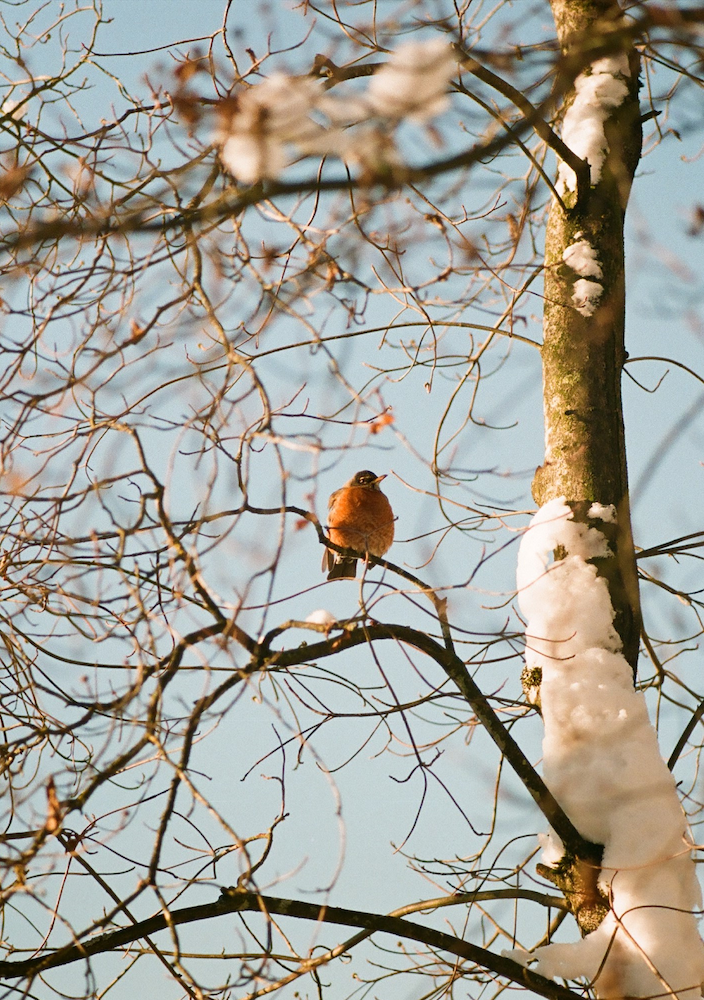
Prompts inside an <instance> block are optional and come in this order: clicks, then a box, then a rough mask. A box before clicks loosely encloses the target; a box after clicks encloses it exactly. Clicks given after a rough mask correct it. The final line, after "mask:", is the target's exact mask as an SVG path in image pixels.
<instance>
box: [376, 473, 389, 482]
mask: <svg viewBox="0 0 704 1000" xmlns="http://www.w3.org/2000/svg"><path fill="white" fill-rule="evenodd" d="M386 475H387V474H386V473H384V475H383V476H377V477H376V479H375V480H374V482H375V483H380V482H381V480H382V479H386Z"/></svg>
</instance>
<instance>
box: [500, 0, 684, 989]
mask: <svg viewBox="0 0 704 1000" xmlns="http://www.w3.org/2000/svg"><path fill="white" fill-rule="evenodd" d="M551 6H552V9H553V15H554V18H555V23H556V26H557V31H558V37H559V41H560V45H561V48H562V53H563V67H564V72H565V73H568V74H571V77H570V80H569V82H570V87H569V89H568V92H567V95H566V101H565V114H564V119H563V124H562V138H563V140H564V141H565V142H566V144H567V145H568V146H569V147H570V148H571V149H572V150H573V151H574V152H575V153H576V154H577V155H578V156H580V157H581V158H582V159H585V160H587V162H588V163H589V167H590V187H589V190H588V191H582V190H578V185H577V179H576V177H575V175H574V173H573V171H572V170H571V169H570V168H568V167H567V166H566V165H565V164H561V165H560V167H559V171H558V182H557V191H558V194H559V196H560V197H559V199H558V198H556V199H555V200H554V202H553V205H552V208H551V212H550V219H549V223H548V229H547V234H546V252H545V315H544V348H543V380H544V409H545V435H546V442H545V462H544V464H543V465H542V466H541V468H540V469H538V471H537V473H536V477H535V480H534V483H533V493H534V496H535V499H536V502H537V503H538V504H539V505H540V507H541V509H540V511H539V512H538V514H537V515H536V518H535V519H534V521H533V523H532V525H531V527H530V528H529V530H528V531H527V533H526V536H525V538H524V541H523V545H522V548H521V555H520V558H519V571H518V585H519V599H520V603H521V607H522V609H523V612H524V614H525V615H526V618H527V629H526V637H527V656H526V672H525V676H526V677H527V678H529V679H530V681H531V683H534V681H535V678H536V676H539V675H540V672H541V671H542V684H541V702H542V710H543V716H544V720H545V740H544V748H543V749H544V769H545V778H546V781H547V783H548V785H549V786H550V788H551V791H552V792H553V793H554V794H555V796H556V798H557V799H558V801H559V802H560V804H561V805H562V806H563V807H564V809H565V811H566V812H567V814H568V816H569V817H570V819H572V821H573V822H574V823H575V825H576V826H577V828H578V829H579V831H580V833H582V835H583V836H585V837H586V838H588V839H591V840H593V841H594V842H597V843H600V844H603V845H604V858H603V867H602V869H601V872H600V873H596V872H594V873H593V893H592V895H593V897H594V898H595V899H596V900H597V903H598V904H599V905H591V906H589V907H587V909H588V910H589V913H588V915H587V916H585V917H584V919H582V918H581V915H580V912H579V906H578V905H576V904H574V903H573V904H572V908H573V911H574V912H575V915H576V916H577V918H578V920H579V921H580V926H581V928H582V931H583V933H585V934H586V936H585V937H584V939H583V940H582V941H581V942H577V943H575V944H553V945H549V946H548V947H546V948H541V949H538V951H537V952H536V953H535V954H534V955H533V956H532V957H531V956H529V955H527V953H514V954H513V956H512V957H514V958H517V959H519V960H522V961H525V962H526V963H530V962H535V963H536V964H535V968H536V971H539V972H541V973H543V974H544V975H548V976H562V977H565V978H574V977H579V976H585V977H587V978H588V979H590V980H591V981H593V982H594V983H595V989H596V991H597V993H598V994H599V996H601V997H612V996H646V995H657V994H661V995H662V994H665V995H667V994H671V993H676V994H678V995H679V996H680V997H684V996H687V997H694V996H695V995H697V996H698V995H699V992H700V985H699V984H700V982H701V980H702V979H703V978H704V948H703V947H702V943H701V939H700V937H699V933H698V930H697V925H696V919H695V917H694V915H693V912H692V911H693V910H695V909H696V908H698V907H699V906H700V897H699V888H698V883H697V880H696V876H695V871H694V864H693V862H692V860H691V857H690V842H689V840H688V839H687V831H686V823H685V818H684V814H683V812H682V809H681V807H680V804H679V801H678V798H677V794H676V790H675V785H674V782H673V780H672V777H671V775H670V773H669V771H668V770H667V768H666V766H665V764H664V762H663V761H662V759H661V757H660V754H659V750H658V746H657V739H656V734H655V731H654V730H653V728H652V726H651V725H650V722H649V720H648V715H647V711H646V707H645V701H644V699H643V697H642V695H640V694H638V693H636V692H635V690H634V689H633V684H632V678H633V676H634V673H635V665H636V660H637V656H638V646H639V634H640V607H639V599H638V582H637V574H636V565H635V556H634V550H633V542H632V536H631V524H630V511H629V504H628V478H627V469H626V452H625V442H624V428H623V417H622V407H621V387H620V380H621V369H622V366H623V362H624V360H625V356H626V355H625V349H624V312H625V289H624V261H623V219H624V213H625V209H626V204H627V201H628V194H629V191H630V186H631V182H632V179H633V175H634V172H635V168H636V165H637V163H638V158H639V156H640V143H641V129H640V112H639V107H638V57H637V53H636V52H635V51H634V50H633V49H632V47H631V46H630V43H629V42H628V40H627V37H626V36H625V35H624V34H623V33H622V31H621V29H622V27H623V24H624V21H623V18H622V11H621V9H620V7H619V5H618V3H617V2H616V0H551ZM562 853H563V851H562V846H561V845H560V844H559V842H558V841H557V840H556V838H554V837H553V838H552V839H551V841H550V845H549V847H548V850H547V851H546V856H545V858H544V860H545V862H546V863H547V864H549V865H553V866H554V865H557V862H558V861H560V859H561V855H562ZM578 864H579V863H578V862H574V863H572V862H571V861H570V860H569V859H562V861H561V867H560V868H559V869H558V870H557V871H555V873H554V877H553V876H549V877H551V878H552V880H553V881H555V882H556V884H558V885H560V886H561V887H563V888H565V889H567V888H568V887H571V886H573V885H574V884H575V882H576V881H578V877H577V875H575V872H576V869H577V866H578ZM583 869H584V865H583V863H582V864H581V869H580V872H579V873H578V876H579V878H582V876H583V875H584V871H583ZM597 878H598V885H597ZM582 880H583V879H582ZM588 881H589V879H588V878H587V882H588ZM569 898H570V897H569V895H568V899H569ZM599 901H601V902H599ZM595 914H597V915H596V917H595ZM604 915H605V916H604ZM602 916H604V919H603V920H602ZM599 921H601V922H600V924H599ZM597 924H599V926H598V927H597V929H594V928H595V926H596V925H597ZM587 932H589V933H587Z"/></svg>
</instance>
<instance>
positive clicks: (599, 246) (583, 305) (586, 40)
mask: <svg viewBox="0 0 704 1000" xmlns="http://www.w3.org/2000/svg"><path fill="white" fill-rule="evenodd" d="M551 6H552V11H553V16H554V18H555V24H556V27H557V33H558V39H559V42H560V46H561V49H562V53H563V64H564V66H565V67H566V69H567V71H569V70H570V68H572V67H575V68H576V69H580V70H581V74H580V75H578V76H577V78H576V80H575V81H574V82H573V85H572V86H571V87H570V90H569V92H568V95H567V98H566V102H565V108H566V111H565V120H564V123H563V139H564V141H565V142H566V143H567V145H568V146H571V148H574V149H575V152H577V153H578V155H579V156H582V157H584V158H586V159H588V160H589V163H590V171H591V183H590V185H589V188H588V190H586V191H582V190H580V191H579V197H578V196H577V185H576V182H575V181H574V175H572V183H570V178H569V174H570V173H571V172H568V171H566V168H565V167H564V166H562V167H561V180H560V181H559V182H558V190H560V189H561V191H562V203H560V201H559V200H558V199H557V198H555V199H554V201H553V204H552V207H551V210H550V218H549V222H548V228H547V234H546V248H545V312H544V333H543V340H544V347H543V388H544V397H543V398H544V408H545V463H544V465H542V466H541V467H540V468H539V469H538V470H537V473H536V476H535V479H534V481H533V496H534V498H535V500H536V502H537V503H538V504H540V505H543V504H544V503H546V502H547V501H549V500H551V499H554V498H555V497H560V496H564V497H565V499H566V500H567V502H568V503H569V505H570V506H571V507H572V509H573V510H574V512H575V514H574V516H575V518H577V519H578V520H588V511H589V507H590V506H591V504H592V502H595V501H596V502H598V503H600V504H613V505H614V507H615V508H616V511H617V522H616V523H615V524H614V525H613V533H612V537H611V538H609V541H610V543H611V548H612V551H613V553H614V554H613V558H610V559H606V560H601V561H600V562H601V563H602V564H601V565H599V566H598V570H599V573H600V574H602V575H603V576H604V577H605V578H606V579H607V581H608V584H609V590H610V593H611V600H612V603H613V606H614V609H615V612H616V618H615V627H616V629H617V631H618V633H619V635H620V636H621V638H622V641H623V650H624V655H625V656H626V658H627V660H628V662H629V663H630V664H631V666H632V667H633V670H634V675H635V667H636V661H637V657H638V646H639V636H640V605H639V599H638V580H637V575H636V565H635V555H634V550H633V540H632V534H631V521H630V509H629V502H628V475H627V469H626V452H625V442H624V428H623V414H622V405H621V384H620V383H621V369H622V367H623V363H624V360H625V357H626V354H625V349H624V310H625V289H624V255H623V222H624V213H625V209H626V203H627V200H628V194H629V191H630V186H631V182H632V179H633V174H634V172H635V168H636V165H637V163H638V159H639V156H640V146H641V124H640V111H639V107H638V56H637V53H636V52H635V50H634V49H633V47H632V45H631V44H630V41H629V40H626V39H624V35H623V32H622V28H623V21H622V12H621V9H620V7H619V4H618V3H617V2H615V0H551ZM600 124H601V125H602V129H603V139H604V142H603V144H602V147H601V153H599V151H598V145H599V144H598V142H597V144H596V147H597V152H596V153H595V152H594V149H595V145H594V139H593V133H594V128H595V126H597V127H598V126H599V125H600ZM590 133H591V138H590ZM599 527H600V530H603V529H604V522H601V521H600V522H599Z"/></svg>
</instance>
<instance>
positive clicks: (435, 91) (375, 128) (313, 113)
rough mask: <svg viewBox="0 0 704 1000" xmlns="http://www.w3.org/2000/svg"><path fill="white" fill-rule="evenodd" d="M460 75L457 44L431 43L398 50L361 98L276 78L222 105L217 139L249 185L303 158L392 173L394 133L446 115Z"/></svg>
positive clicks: (226, 160)
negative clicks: (332, 160) (331, 158)
mask: <svg viewBox="0 0 704 1000" xmlns="http://www.w3.org/2000/svg"><path fill="white" fill-rule="evenodd" d="M456 72H457V56H456V55H454V53H453V50H452V48H451V46H449V45H448V44H447V43H446V42H444V41H443V40H442V39H432V40H431V41H427V42H408V43H406V44H405V45H401V46H399V48H398V49H397V50H396V51H395V52H394V53H392V55H391V56H390V58H389V60H388V62H387V63H386V64H385V65H384V66H383V67H382V68H381V69H380V70H379V71H378V72H377V73H376V74H375V75H374V76H372V78H371V81H370V82H369V84H368V86H367V89H366V92H365V93H362V94H353V95H348V96H337V95H333V94H331V93H330V92H328V91H325V90H323V88H322V86H321V83H320V80H319V79H316V78H315V77H312V76H289V75H286V74H283V73H275V74H273V75H272V76H270V77H269V78H268V79H265V80H263V81H262V82H261V83H258V84H255V85H253V86H251V87H249V88H247V89H241V90H239V91H238V92H237V93H236V94H235V95H234V96H233V97H231V98H228V99H226V100H225V101H223V102H221V104H220V106H219V109H218V110H219V113H220V126H219V128H218V129H217V131H216V133H215V135H214V141H215V143H216V145H217V146H218V147H219V149H220V159H221V160H222V163H223V165H224V166H225V167H226V169H227V170H228V171H229V172H230V173H231V174H232V175H233V177H235V178H237V180H239V181H242V182H243V183H245V184H253V183H256V182H257V181H262V180H273V179H276V178H278V177H279V176H280V175H281V174H282V172H283V171H284V170H285V168H286V167H288V166H290V165H291V163H293V162H294V161H295V160H296V159H298V158H300V157H303V156H329V155H332V156H337V157H339V158H340V159H342V160H344V161H345V162H347V163H349V164H352V165H357V166H359V167H361V169H362V170H363V171H364V172H367V173H370V174H374V173H378V172H379V171H380V170H383V169H387V170H388V169H392V170H393V169H394V168H395V167H397V166H399V165H400V157H399V154H398V150H397V148H396V144H395V142H394V130H395V129H396V128H397V127H398V125H399V124H400V123H401V122H402V121H403V120H405V119H406V120H409V121H413V122H421V123H422V122H426V121H428V120H429V119H430V118H432V117H434V116H435V115H437V114H439V113H440V112H441V111H442V110H444V108H445V106H446V103H447V87H448V84H449V82H450V80H451V79H452V77H453V76H454V75H455V74H456Z"/></svg>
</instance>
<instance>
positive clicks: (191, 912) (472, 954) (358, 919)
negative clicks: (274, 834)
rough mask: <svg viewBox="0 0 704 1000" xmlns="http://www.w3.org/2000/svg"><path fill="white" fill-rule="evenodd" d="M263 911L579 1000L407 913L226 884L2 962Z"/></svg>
mask: <svg viewBox="0 0 704 1000" xmlns="http://www.w3.org/2000/svg"><path fill="white" fill-rule="evenodd" d="M246 911H249V912H252V911H254V912H260V913H262V914H263V915H264V916H266V915H267V914H269V913H275V914H277V915H278V916H286V917H296V918H299V919H304V920H315V921H317V922H320V923H327V924H337V925H340V924H341V925H343V926H347V927H361V928H365V929H367V930H369V931H376V932H380V933H384V934H393V935H394V936H396V937H401V938H404V939H407V940H411V941H417V942H419V943H420V944H425V945H428V946H429V947H431V948H437V949H438V950H440V951H445V952H447V953H448V954H450V955H455V956H456V957H458V958H461V959H464V960H465V961H467V962H471V963H473V964H474V965H477V966H479V967H480V969H486V970H488V971H489V972H493V973H495V974H496V975H497V976H501V977H502V978H504V979H507V980H509V982H513V983H517V984H519V985H521V986H524V987H525V988H526V989H529V990H532V991H533V992H534V993H537V994H538V995H539V996H543V997H547V998H548V1000H574V998H575V997H576V996H577V994H575V993H573V992H572V991H571V990H568V989H567V988H566V987H564V986H558V985H557V983H553V982H552V980H550V979H545V978H544V977H543V976H539V975H537V974H536V973H534V972H531V971H530V970H529V969H524V968H523V966H521V965H518V963H516V962H513V961H511V959H508V958H504V957H503V956H501V955H496V954H494V953H493V952H491V951H488V950H487V949H485V948H480V947H478V946H477V945H473V944H470V943H469V942H468V941H463V940H462V939H461V938H456V937H453V936H452V935H451V934H445V933H443V932H442V931H438V930H435V928H433V927H423V926H422V925H421V924H416V923H413V922H411V921H409V920H406V919H405V918H403V917H395V916H386V915H383V914H376V913H367V912H365V911H363V910H348V909H344V908H343V907H340V906H326V905H323V906H320V905H319V904H316V903H304V902H301V901H299V900H295V899H279V898H277V897H274V896H261V895H259V894H258V893H254V892H242V891H241V890H238V889H223V891H222V895H221V896H220V898H219V899H218V900H217V902H215V903H206V904H204V905H202V906H184V907H182V908H181V909H177V910H171V911H170V913H169V914H168V916H167V915H165V914H163V913H156V914H154V916H152V917H149V918H148V919H147V920H141V921H139V922H138V923H136V924H131V925H130V926H128V927H122V928H120V929H119V930H115V931H108V932H107V933H106V934H101V935H99V936H98V937H95V938H93V939H92V940H89V941H86V942H82V943H79V944H72V945H68V946H66V947H65V948H60V949H59V950H58V951H55V952H54V953H53V954H51V955H44V956H43V957H40V958H30V959H26V960H24V961H18V962H7V961H6V962H0V976H2V977H3V978H5V979H17V978H24V977H25V976H33V975H37V974H38V973H40V972H44V971H46V970H48V969H55V968H58V967H60V966H64V965H69V964H71V963H72V962H78V961H80V960H81V959H86V958H91V957H92V956H93V955H100V954H105V953H106V952H110V951H115V950H116V949H117V948H123V947H124V946H125V945H129V944H131V943H132V942H133V941H136V940H139V939H140V938H143V937H146V936H151V935H152V934H156V933H157V932H158V931H161V930H165V929H166V928H167V927H175V926H179V925H181V924H189V923H195V922H197V921H201V920H210V919H212V918H214V917H219V916H224V915H225V914H227V913H241V912H246Z"/></svg>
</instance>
